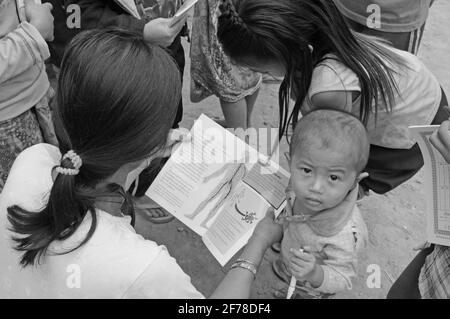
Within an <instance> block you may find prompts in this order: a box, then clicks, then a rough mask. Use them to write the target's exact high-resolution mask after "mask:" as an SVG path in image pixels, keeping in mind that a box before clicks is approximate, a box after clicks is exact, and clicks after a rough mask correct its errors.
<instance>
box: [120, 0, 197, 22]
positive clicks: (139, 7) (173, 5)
mask: <svg viewBox="0 0 450 319" xmlns="http://www.w3.org/2000/svg"><path fill="white" fill-rule="evenodd" d="M115 1H116V3H117V4H118V5H120V6H121V7H122V8H123V9H124V10H125V11H127V12H128V13H129V14H131V15H132V16H134V17H135V18H138V19H145V20H153V19H156V18H172V17H174V21H173V22H172V25H174V24H175V23H176V21H179V19H181V18H182V17H183V16H184V15H185V14H186V13H187V12H188V11H189V9H190V8H192V7H193V6H194V5H195V3H196V2H197V1H198V0H184V1H183V0H115Z"/></svg>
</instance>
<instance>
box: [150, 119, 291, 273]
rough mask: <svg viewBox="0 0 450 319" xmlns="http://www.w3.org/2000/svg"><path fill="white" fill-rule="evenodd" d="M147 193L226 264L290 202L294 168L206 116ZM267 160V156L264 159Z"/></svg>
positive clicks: (220, 261) (195, 125) (196, 123)
mask: <svg viewBox="0 0 450 319" xmlns="http://www.w3.org/2000/svg"><path fill="white" fill-rule="evenodd" d="M189 135H190V141H188V142H184V143H183V144H181V145H180V146H179V147H178V148H177V149H176V150H175V151H174V152H173V154H172V156H171V157H170V159H169V160H168V162H167V163H166V164H165V166H164V167H163V169H162V170H161V172H160V173H159V174H158V176H157V177H156V179H155V181H154V182H153V184H152V185H151V186H150V188H149V189H148V191H147V193H146V195H147V196H148V197H150V198H151V199H153V200H154V201H155V202H156V203H158V204H159V205H161V206H162V207H163V208H164V209H166V210H167V211H168V212H169V213H171V214H172V215H174V216H175V217H176V218H178V219H179V220H180V221H181V222H183V223H184V224H185V225H187V226H188V227H189V228H191V229H192V230H193V231H195V232H196V233H197V234H199V235H200V236H201V237H202V239H203V242H204V243H205V245H206V247H207V248H208V249H209V250H210V251H211V253H212V254H213V255H214V257H215V258H216V259H217V260H218V261H219V263H220V264H221V265H222V266H223V265H225V264H226V263H227V262H228V261H229V260H230V259H231V258H232V257H233V256H234V255H235V254H236V253H237V252H238V251H239V250H240V249H241V248H242V247H243V246H244V245H245V244H246V243H247V241H248V239H249V238H250V236H251V234H252V233H253V230H254V228H255V226H256V224H257V223H258V222H259V221H260V220H261V219H262V218H264V216H265V215H266V212H267V211H268V210H269V208H270V207H272V208H273V209H274V210H275V214H278V213H280V212H281V211H282V210H283V208H284V206H285V197H286V196H285V189H286V187H287V185H288V182H289V173H288V172H287V171H285V170H284V169H282V168H281V167H280V166H279V165H278V164H276V163H274V162H269V163H270V164H269V165H268V166H262V165H261V164H260V163H259V161H258V159H259V158H262V159H263V160H265V161H267V158H266V157H265V156H264V155H262V154H260V153H258V152H257V151H256V150H255V149H254V148H253V147H251V146H249V145H248V144H246V143H244V142H243V140H241V139H239V138H238V137H236V136H235V135H234V134H232V133H231V132H229V131H227V130H225V129H224V128H223V127H221V126H220V125H218V124H217V123H215V122H214V121H212V120H211V119H209V118H208V117H207V116H205V115H201V116H200V118H199V119H198V120H197V121H196V122H195V123H194V126H193V127H192V129H191V131H190V133H189ZM263 162H264V161H263Z"/></svg>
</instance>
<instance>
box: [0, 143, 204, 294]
mask: <svg viewBox="0 0 450 319" xmlns="http://www.w3.org/2000/svg"><path fill="white" fill-rule="evenodd" d="M60 158H61V154H60V152H59V150H58V148H56V147H54V146H51V145H48V144H38V145H35V146H32V147H30V148H28V149H26V150H25V151H24V152H22V153H21V154H20V155H19V157H18V158H17V160H16V161H15V163H14V166H13V167H12V170H11V173H10V175H9V177H8V180H7V182H6V185H5V188H4V189H3V192H2V194H0V256H1V259H0V298H161V299H163V298H183V299H188V298H203V296H202V295H201V294H200V293H199V292H198V291H197V290H196V289H195V287H194V286H193V285H192V283H191V280H190V277H189V276H187V275H186V274H185V273H184V272H183V270H182V269H181V268H180V266H179V265H178V264H177V262H176V261H175V259H174V258H172V257H171V256H170V255H169V253H168V252H167V250H166V248H165V247H164V246H158V245H157V244H156V243H154V242H152V241H150V240H146V239H144V238H143V237H142V236H140V235H138V234H136V232H135V230H134V229H133V227H132V226H131V225H130V217H115V216H112V215H110V214H108V213H106V212H104V211H101V210H97V211H96V216H97V228H96V230H95V232H94V234H93V236H92V238H91V239H90V240H89V241H88V242H87V243H86V244H85V245H84V246H82V247H80V248H78V249H76V250H75V251H73V252H70V253H68V254H64V255H56V254H54V253H56V252H64V251H67V249H68V248H69V249H70V248H74V247H76V246H77V244H78V243H80V242H81V241H82V240H83V239H84V238H85V235H86V233H87V231H88V230H89V228H90V225H91V215H90V214H89V213H88V214H87V215H86V217H85V219H84V220H83V222H82V224H81V225H80V227H79V228H78V229H77V231H76V232H75V233H74V234H73V235H72V236H71V237H70V238H68V239H66V240H64V241H55V242H53V243H52V244H51V245H50V247H49V249H48V252H47V253H46V254H45V256H44V257H43V259H42V262H41V264H40V265H37V266H27V267H26V268H22V267H21V266H20V265H19V258H20V256H21V255H20V254H19V253H18V252H17V251H15V250H14V249H13V248H12V240H11V236H12V235H13V233H12V232H10V231H9V230H8V228H9V227H10V226H11V225H10V224H9V222H8V220H7V207H9V206H11V205H19V206H20V207H22V208H24V209H26V210H28V211H39V210H40V209H41V208H42V207H43V206H45V204H46V201H47V198H48V194H49V191H50V189H51V187H52V184H53V182H52V178H51V171H52V168H53V167H54V166H55V165H58V164H59V162H60Z"/></svg>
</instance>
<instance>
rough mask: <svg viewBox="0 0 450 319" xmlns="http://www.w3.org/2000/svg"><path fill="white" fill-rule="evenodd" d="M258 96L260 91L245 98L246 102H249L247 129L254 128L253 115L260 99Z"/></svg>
mask: <svg viewBox="0 0 450 319" xmlns="http://www.w3.org/2000/svg"><path fill="white" fill-rule="evenodd" d="M258 94H259V89H258V90H256V91H255V93H253V94H252V95H249V96H246V97H245V101H246V102H247V127H252V113H253V108H254V106H255V103H256V100H257V99H258Z"/></svg>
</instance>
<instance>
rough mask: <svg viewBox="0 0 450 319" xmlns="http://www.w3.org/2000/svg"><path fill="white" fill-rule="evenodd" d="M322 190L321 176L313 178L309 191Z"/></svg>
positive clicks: (316, 191)
mask: <svg viewBox="0 0 450 319" xmlns="http://www.w3.org/2000/svg"><path fill="white" fill-rule="evenodd" d="M322 190H323V181H322V179H321V178H315V179H314V181H313V183H312V184H311V191H312V192H315V193H322Z"/></svg>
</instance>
